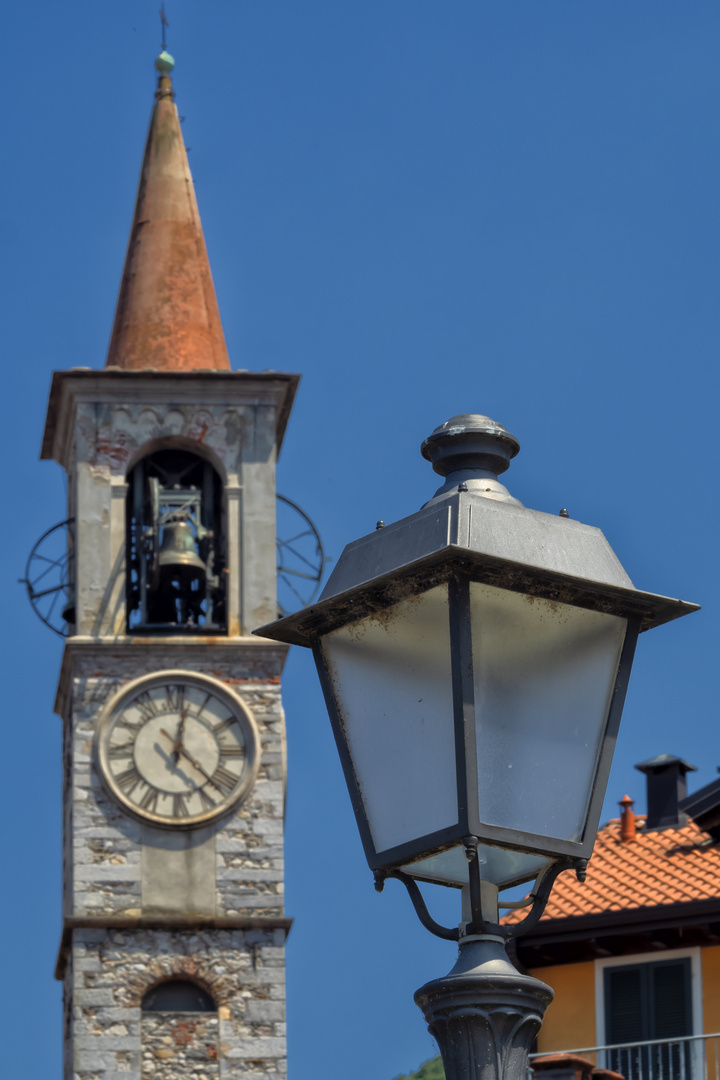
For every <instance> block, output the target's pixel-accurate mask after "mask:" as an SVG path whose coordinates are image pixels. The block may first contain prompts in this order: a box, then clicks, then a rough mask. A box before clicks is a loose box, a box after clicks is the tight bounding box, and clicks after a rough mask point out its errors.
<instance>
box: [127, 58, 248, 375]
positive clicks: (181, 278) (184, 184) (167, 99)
mask: <svg viewBox="0 0 720 1080" xmlns="http://www.w3.org/2000/svg"><path fill="white" fill-rule="evenodd" d="M172 65H173V60H172V57H170V56H169V55H168V54H167V53H165V52H163V53H161V54H160V56H159V57H158V59H157V62H156V66H157V68H158V70H159V71H160V77H159V80H158V89H157V93H156V94H155V99H156V100H155V107H154V109H153V112H152V117H151V119H150V129H149V131H148V136H147V142H146V144H145V154H144V157H143V163H142V169H141V172H140V184H139V187H138V193H137V200H136V202H135V213H134V215H133V223H132V229H131V232H130V242H129V244H128V249H127V255H126V256H125V267H124V269H123V276H122V281H121V283H120V294H119V296H118V302H117V308H116V311H115V322H114V324H113V329H112V334H111V337H110V346H109V349H108V356H107V361H106V367H119V368H125V369H128V370H138V369H142V368H156V369H158V370H161V371H191V370H193V369H198V368H202V369H206V370H213V371H217V370H221V371H227V370H229V368H230V360H229V358H228V352H227V346H226V344H225V336H224V334H223V329H222V323H221V322H220V312H219V310H218V305H217V298H216V296H215V287H214V286H213V281H212V275H211V273H210V263H209V261H208V256H207V250H206V248H205V238H204V236H203V231H202V225H201V224H200V215H199V213H198V208H197V202H196V200H195V190H194V188H193V182H192V176H191V175H190V167H189V165H188V160H187V154H186V152H185V143H184V140H183V137H182V133H181V130H180V119H179V117H178V113H177V109H176V108H175V102H174V94H173V88H172V80H171V78H170V74H169V72H170V70H172Z"/></svg>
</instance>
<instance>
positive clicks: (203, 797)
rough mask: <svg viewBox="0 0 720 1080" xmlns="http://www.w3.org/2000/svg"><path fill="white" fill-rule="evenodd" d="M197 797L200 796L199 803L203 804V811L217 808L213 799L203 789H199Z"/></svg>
mask: <svg viewBox="0 0 720 1080" xmlns="http://www.w3.org/2000/svg"><path fill="white" fill-rule="evenodd" d="M198 795H199V796H200V802H201V803H202V804H203V810H212V809H213V807H215V806H217V803H216V802H215V799H213V797H212V795H210V794H209V793H208V792H207V791H206V790H205V788H200V789H199V791H198Z"/></svg>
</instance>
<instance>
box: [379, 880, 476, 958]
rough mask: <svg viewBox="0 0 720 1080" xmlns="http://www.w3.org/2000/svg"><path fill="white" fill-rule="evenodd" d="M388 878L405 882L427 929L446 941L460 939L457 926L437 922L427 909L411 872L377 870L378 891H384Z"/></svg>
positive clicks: (413, 903)
mask: <svg viewBox="0 0 720 1080" xmlns="http://www.w3.org/2000/svg"><path fill="white" fill-rule="evenodd" d="M387 878H397V880H398V881H401V882H402V883H403V885H404V886H405V888H406V889H407V891H408V895H409V896H410V900H411V901H412V906H413V907H414V908H415V914H416V915H417V917H418V919H419V920H420V922H421V923H422V924H423V926H424V927H425V929H426V930H429V931H430V933H431V934H434V935H435V937H439V938H443V939H444V940H445V941H459V939H460V930H459V928H458V927H457V926H455V927H449V926H441V925H440V923H438V922H435V920H434V919H433V917H432V915H431V914H430V912H429V911H428V909H427V904H426V903H425V897H424V896H423V894H422V893H421V892H420V888H419V886H418V884H417V882H416V881H414V880H413V878H411V877H410V875H409V874H404V873H403V872H402V870H376V871H375V888H376V889H377V891H378V892H382V891H383V888H384V886H385V881H386V879H387Z"/></svg>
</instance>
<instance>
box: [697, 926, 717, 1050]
mask: <svg viewBox="0 0 720 1080" xmlns="http://www.w3.org/2000/svg"><path fill="white" fill-rule="evenodd" d="M700 955H701V960H702V998H703V1027H704V1028H705V1031H706V1032H708V1033H710V1032H713V1031H720V945H709V946H708V947H707V948H705V949H703V950H702V953H701V954H700Z"/></svg>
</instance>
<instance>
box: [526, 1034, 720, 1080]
mask: <svg viewBox="0 0 720 1080" xmlns="http://www.w3.org/2000/svg"><path fill="white" fill-rule="evenodd" d="M560 1052H562V1053H563V1054H577V1055H578V1056H579V1057H584V1058H588V1059H589V1060H590V1061H591V1062H592V1063H593V1065H595V1066H596V1067H597V1068H599V1069H611V1070H612V1071H613V1072H617V1073H621V1074H622V1075H623V1076H624V1077H625V1080H720V1032H714V1033H712V1034H710V1035H685V1036H683V1037H682V1038H677V1039H649V1040H647V1041H645V1042H629V1043H623V1044H621V1045H620V1044H618V1045H614V1046H581V1047H579V1048H575V1049H572V1050H568V1049H563V1050H562V1051H552V1053H560ZM548 1053H550V1051H546V1052H545V1053H543V1054H531V1055H530V1066H531V1067H532V1063H533V1060H534V1059H535V1058H539V1057H547V1056H548Z"/></svg>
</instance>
